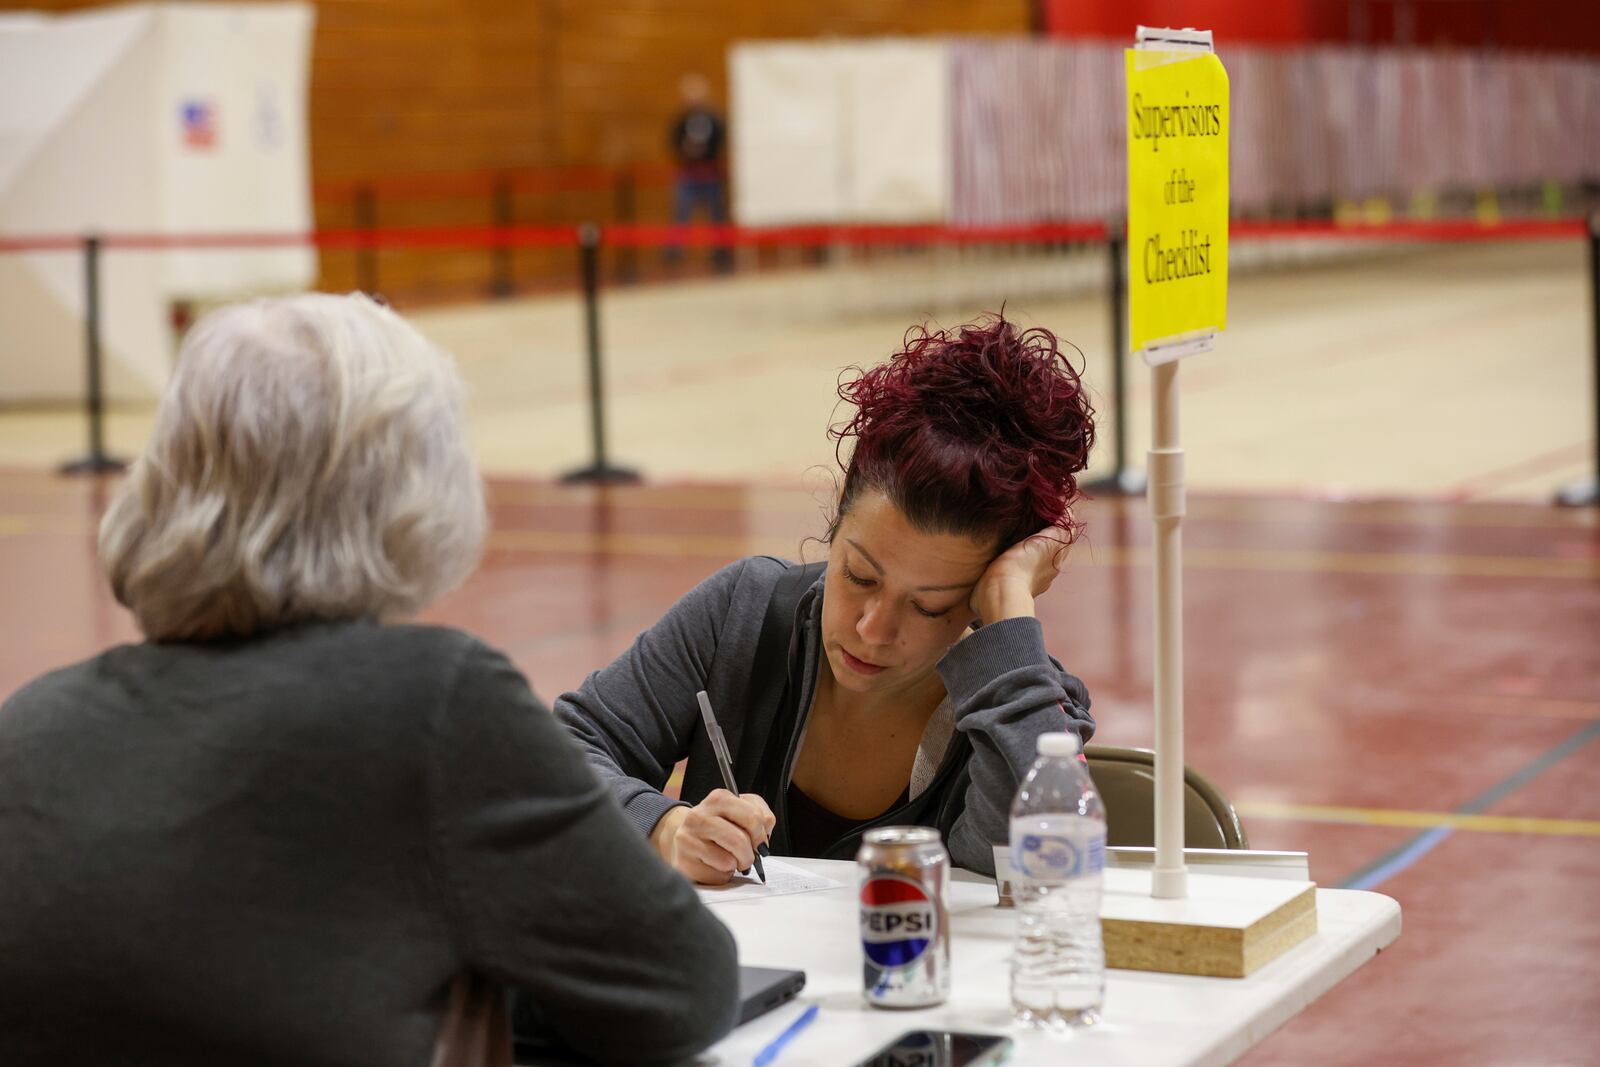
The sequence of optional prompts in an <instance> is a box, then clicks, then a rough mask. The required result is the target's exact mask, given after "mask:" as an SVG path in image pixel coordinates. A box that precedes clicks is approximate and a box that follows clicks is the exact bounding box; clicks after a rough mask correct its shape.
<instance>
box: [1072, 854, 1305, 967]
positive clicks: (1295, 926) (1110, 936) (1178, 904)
mask: <svg viewBox="0 0 1600 1067" xmlns="http://www.w3.org/2000/svg"><path fill="white" fill-rule="evenodd" d="M1100 929H1101V933H1102V934H1103V936H1104V938H1105V946H1106V966H1108V967H1121V968H1123V969H1126V970H1133V971H1162V972H1165V973H1168V974H1197V975H1207V976H1210V977H1215V978H1243V977H1244V976H1245V975H1247V974H1249V973H1251V972H1252V971H1254V970H1256V969H1257V968H1259V967H1261V966H1262V965H1263V964H1265V963H1267V962H1269V961H1271V960H1274V959H1276V958H1277V957H1278V956H1281V955H1282V954H1283V953H1285V952H1287V951H1288V950H1289V949H1291V948H1293V947H1294V946H1295V945H1298V944H1299V943H1300V942H1302V941H1304V940H1305V939H1306V938H1308V937H1310V936H1311V935H1312V934H1314V933H1316V932H1317V894H1316V883H1314V882H1300V881H1288V880H1284V879H1277V878H1248V877H1238V876H1228V875H1216V874H1196V873H1195V872H1194V871H1192V870H1191V871H1190V872H1189V895H1188V896H1187V897H1186V898H1184V899H1183V900H1156V899H1154V898H1153V897H1151V896H1150V872H1149V871H1148V870H1130V869H1117V868H1107V870H1106V872H1105V893H1104V897H1103V899H1102V901H1101V905H1100Z"/></svg>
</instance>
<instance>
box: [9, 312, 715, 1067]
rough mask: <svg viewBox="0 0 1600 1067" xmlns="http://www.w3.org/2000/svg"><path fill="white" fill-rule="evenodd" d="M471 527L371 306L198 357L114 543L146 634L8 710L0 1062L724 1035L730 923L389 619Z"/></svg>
mask: <svg viewBox="0 0 1600 1067" xmlns="http://www.w3.org/2000/svg"><path fill="white" fill-rule="evenodd" d="M485 525H486V516H485V510H484V503H483V495H482V488H481V484H480V480H479V477H478V475H477V472H476V471H475V469H474V467H473V464H472V461H471V458H470V455H469V453H468V449H467V445H466V440H465V431H464V427H463V415H462V387H461V384H460V380H459V377H458V375H457V373H456V370H455V368H454V365H453V364H452V362H451V361H450V359H449V357H448V356H446V355H445V354H444V353H442V352H441V351H439V350H438V349H436V348H435V347H434V346H432V345H431V344H430V343H429V342H428V341H426V340H425V339H424V338H423V337H422V335H421V334H420V333H418V332H417V331H416V330H415V329H414V328H413V327H411V326H410V325H408V324H407V323H406V322H405V321H404V320H402V319H401V318H400V317H399V316H398V315H396V314H395V313H394V312H392V311H390V310H389V309H388V308H386V307H382V306H379V305H378V304H377V303H375V302H373V301H372V300H370V299H368V298H366V297H364V296H361V295H352V296H343V297H341V296H330V295H323V294H309V295H302V296H295V297H289V298H284V299H272V300H260V301H256V302H254V303H248V304H240V305H236V306H232V307H227V308H224V309H221V310H219V311H216V312H214V313H212V314H211V315H209V316H207V317H206V318H205V319H204V320H203V321H201V322H200V323H199V324H198V325H197V326H196V327H195V328H194V329H193V330H192V331H191V332H190V334H189V336H188V338H187V339H186V341H185V343H184V346H183V349H182V352H181V353H180V356H179V360H178V365H177V369H176V372H175V374H174V377H173V380H172V382H171V384H170V386H169V388H168V389H167V391H166V394H165V395H164V397H163V399H162V402H161V406H160V410H159V413H158V415H157V418H156V425H155V430H154V433H153V437H152V440H151V442H150V445H149V448H148V450H147V451H146V452H145V454H144V456H143V457H142V458H141V459H140V460H139V462H138V463H137V464H136V465H135V466H134V468H133V470H132V472H131V473H130V475H129V477H128V478H127V480H126V481H125V482H123V483H122V484H121V485H120V486H119V488H118V490H117V492H116V495H115V498H114V499H113V501H112V502H111V504H110V507H109V509H108V510H107V512H106V514H105V518H104V521H103V523H102V525H101V529H100V550H101V556H102V559H103V563H104V566H105V569H106V571H107V573H108V575H109V577H110V580H111V585H112V588H113V589H114V590H115V592H116V595H117V598H118V599H119V600H120V601H121V602H122V603H123V604H125V605H126V606H127V607H128V609H129V610H130V611H131V612H132V613H133V616H134V618H135V619H136V620H137V621H138V624H139V627H140V628H141V630H142V631H143V633H144V635H145V637H146V640H145V641H144V642H143V643H140V644H134V645H125V646H121V647H117V648H112V649H110V650H109V651H106V652H104V653H102V654H100V655H98V656H95V657H94V658H92V659H89V660H87V661H85V662H82V663H79V664H76V665H74V666H69V667H66V668H64V669H61V670H57V671H54V672H53V673H50V674H47V675H45V676H44V677H42V678H40V679H38V680H36V681H34V682H33V683H31V684H30V685H28V686H27V687H25V688H24V689H22V690H21V691H19V692H18V693H16V694H15V695H14V696H12V697H11V698H10V699H9V700H7V701H6V702H5V703H4V705H3V706H0V1063H4V1064H6V1065H8V1067H22V1065H27V1064H43V1063H50V1064H63V1063H104V1064H112V1063H141V1064H143V1063H161V1064H164V1065H188V1064H195V1065H198V1064H208V1065H210V1064H218V1063H227V1064H229V1065H230V1067H249V1065H256V1064H284V1063H303V1064H313V1063H314V1064H320V1065H352V1067H353V1065H358V1064H360V1065H370V1064H419V1065H420V1064H423V1063H426V1062H428V1058H429V1056H430V1055H432V1056H434V1057H435V1059H434V1062H435V1063H442V1062H445V1061H446V1060H451V1058H452V1057H454V1060H453V1062H459V1061H460V1060H461V1058H462V1057H463V1055H468V1056H470V1057H471V1058H473V1059H475V1060H477V1061H478V1062H492V1061H494V1060H499V1061H500V1062H509V1049H510V1045H509V1042H510V1031H509V1026H508V1023H507V1021H506V1010H505V1006H506V1001H505V993H504V990H505V989H507V988H509V987H517V988H520V989H521V990H523V992H524V995H525V996H526V997H527V998H528V999H529V1000H530V1001H531V1002H532V1006H533V1008H535V1009H536V1013H537V1015H538V1016H539V1017H540V1018H542V1019H544V1020H545V1021H546V1022H547V1023H548V1025H549V1026H550V1028H551V1029H552V1030H553V1031H554V1034H555V1036H556V1037H557V1038H558V1039H559V1040H560V1041H561V1042H563V1043H565V1044H566V1045H569V1046H571V1047H572V1048H574V1049H576V1050H578V1051H579V1052H582V1053H584V1054H586V1055H588V1056H590V1057H593V1058H596V1059H599V1060H602V1061H607V1062H626V1063H641V1062H653V1061H670V1060H674V1059H677V1058H681V1057H682V1056H684V1055H687V1054H691V1053H693V1052H695V1051H697V1050H699V1049H700V1048H702V1047H704V1046H706V1045H708V1044H709V1043H710V1042H712V1041H714V1040H715V1039H717V1038H718V1037H720V1036H721V1035H722V1034H723V1033H725V1032H726V1031H727V1030H728V1029H729V1028H731V1026H732V1025H733V1022H734V1017H735V1013H736V1011H737V999H738V998H737V987H738V971H737V961H736V959H735V949H734V944H733V941H732V938H731V936H730V935H729V933H728V931H727V929H726V928H725V927H723V925H722V924H721V923H719V922H718V921H717V920H716V919H715V918H714V917H713V916H712V915H711V914H710V912H709V911H708V910H707V909H706V908H705V907H704V906H703V905H702V904H701V903H700V901H699V899H698V898H697V897H696V895H695V892H694V890H693V888H692V887H691V886H690V884H689V882H688V881H686V880H685V879H684V878H682V877H681V876H680V875H678V874H677V873H676V872H674V871H673V870H671V869H670V868H669V867H668V866H667V865H666V864H665V863H663V862H662V861H661V860H660V859H659V858H657V857H656V856H655V855H654V853H653V852H652V851H651V849H650V846H649V844H648V843H647V842H646V841H644V840H643V838H642V837H641V836H640V835H639V834H638V833H636V832H634V831H633V830H632V828H631V827H630V826H629V824H628V823H627V822H626V820H625V819H624V817H623V815H622V812H621V810H620V808H619V807H618V805H617V803H616V801H615V800H614V799H613V798H612V797H611V795H610V792H609V791H608V790H607V789H606V788H605V787H604V786H603V785H601V784H600V782H599V781H598V780H597V778H596V777H595V775H594V774H593V773H592V772H591V771H590V770H589V769H588V767H587V766H586V765H585V763H584V760H583V759H582V758H581V756H580V755H579V753H578V751H577V749H576V747H575V746H574V744H573V743H572V742H571V741H570V740H569V739H568V737H567V736H566V733H565V731H564V730H563V729H562V727H561V726H560V724H559V723H557V722H556V720H555V719H554V718H553V716H552V715H551V714H550V712H549V711H548V709H547V708H546V707H545V706H544V705H542V704H541V703H540V702H539V700H538V699H537V698H536V697H535V696H534V695H533V693H532V691H531V690H530V689H529V686H528V683H527V681H526V680H525V679H524V678H523V676H522V675H521V674H520V673H519V672H518V671H517V669H516V668H515V667H513V666H512V664H511V663H510V662H509V661H508V660H507V659H506V658H505V657H504V656H502V655H501V654H499V653H498V652H495V651H494V650H492V649H490V648H488V647H487V646H485V645H484V644H483V643H481V642H480V641H478V640H476V639H474V638H472V637H470V636H468V635H467V634H464V633H461V632H459V631H455V630H451V629H446V628H442V627H437V626H425V625H416V624H406V623H404V622H403V621H402V620H404V619H405V618H406V617H407V616H409V615H411V614H413V613H414V612H416V611H418V610H419V609H421V608H423V607H424V606H426V605H427V604H428V603H429V602H431V601H432V600H433V599H434V598H436V597H437V596H439V595H440V594H441V593H443V592H445V591H446V590H448V589H450V588H451V587H453V586H454V585H456V584H457V583H458V582H460V581H461V580H462V579H463V578H464V577H465V576H466V575H467V573H468V572H469V571H470V570H471V569H472V567H473V566H474V564H475V563H476V560H477V558H478V554H479V551H480V547H481V543H482V540H483V535H484V529H485ZM473 1042H477V1043H476V1044H474V1043H473ZM474 1050H475V1051H474Z"/></svg>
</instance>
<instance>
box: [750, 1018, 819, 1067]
mask: <svg viewBox="0 0 1600 1067" xmlns="http://www.w3.org/2000/svg"><path fill="white" fill-rule="evenodd" d="M816 1017H817V1005H815V1004H813V1005H811V1007H809V1008H807V1009H806V1010H805V1011H803V1012H801V1013H800V1018H798V1019H796V1020H795V1021H794V1022H792V1023H790V1024H789V1027H788V1029H786V1030H784V1032H783V1033H781V1034H779V1035H778V1036H777V1037H775V1038H773V1039H772V1040H771V1041H770V1042H768V1043H767V1047H766V1048H764V1049H762V1050H761V1051H760V1052H758V1053H756V1058H755V1060H754V1061H753V1062H752V1063H751V1067H767V1064H769V1063H771V1062H772V1061H773V1060H775V1059H777V1058H778V1053H780V1052H782V1051H783V1046H785V1045H787V1044H788V1043H789V1042H790V1041H791V1040H793V1038H794V1035H795V1034H798V1033H799V1032H800V1031H802V1030H804V1029H805V1028H806V1027H807V1026H810V1025H811V1020H813V1019H815V1018H816Z"/></svg>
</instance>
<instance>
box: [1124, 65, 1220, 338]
mask: <svg viewBox="0 0 1600 1067" xmlns="http://www.w3.org/2000/svg"><path fill="white" fill-rule="evenodd" d="M1126 63H1127V74H1128V310H1129V317H1130V319H1131V332H1132V338H1133V349H1134V351H1136V352H1143V353H1144V354H1145V359H1146V361H1147V362H1150V363H1159V362H1165V361H1166V360H1167V359H1172V358H1177V356H1179V355H1183V354H1187V353H1188V352H1190V351H1203V350H1204V349H1205V348H1208V347H1209V344H1208V343H1207V342H1208V341H1209V338H1211V337H1213V336H1214V335H1215V334H1216V332H1217V331H1219V330H1221V329H1223V328H1224V327H1225V326H1226V325H1227V321H1228V74H1227V72H1226V71H1225V70H1223V68H1222V63H1221V61H1220V60H1218V59H1217V57H1216V56H1215V55H1213V54H1210V53H1200V54H1196V53H1193V52H1188V53H1172V52H1160V51H1148V50H1135V49H1129V50H1128V51H1127V53H1126ZM1185 341H1192V342H1196V343H1195V344H1191V345H1187V346H1186V345H1184V344H1183V343H1182V342H1185Z"/></svg>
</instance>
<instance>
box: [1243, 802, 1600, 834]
mask: <svg viewBox="0 0 1600 1067" xmlns="http://www.w3.org/2000/svg"><path fill="white" fill-rule="evenodd" d="M1234 807H1235V808H1236V809H1237V810H1238V812H1239V814H1240V815H1244V816H1247V817H1249V818H1252V819H1286V820H1291V821H1295V822H1337V823H1351V824H1354V825H1357V826H1400V827H1405V828H1407V829H1417V830H1427V829H1432V828H1434V827H1436V826H1448V827H1450V828H1451V829H1452V830H1470V831H1476V832H1480V833H1491V834H1550V835H1554V836H1558V837H1600V821H1597V820H1592V819H1536V818H1525V817H1522V816H1516V815H1463V814H1456V813H1454V812H1448V811H1394V810H1390V809H1386V808H1340V807H1329V806H1324V805H1318V804H1283V803H1277V802H1273V801H1244V802H1243V803H1237V804H1235V805H1234Z"/></svg>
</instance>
